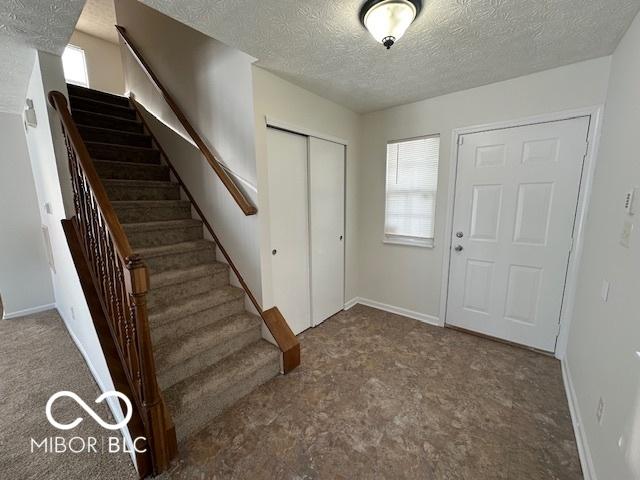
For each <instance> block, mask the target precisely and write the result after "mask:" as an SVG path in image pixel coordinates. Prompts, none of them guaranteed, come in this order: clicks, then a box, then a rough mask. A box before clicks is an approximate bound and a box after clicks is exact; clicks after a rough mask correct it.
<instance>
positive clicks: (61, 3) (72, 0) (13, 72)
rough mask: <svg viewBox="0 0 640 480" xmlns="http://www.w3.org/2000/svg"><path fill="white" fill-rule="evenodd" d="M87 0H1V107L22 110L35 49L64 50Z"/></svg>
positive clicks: (57, 52)
mask: <svg viewBox="0 0 640 480" xmlns="http://www.w3.org/2000/svg"><path fill="white" fill-rule="evenodd" d="M83 5H84V0H48V1H42V0H0V66H1V68H0V111H5V112H20V111H21V110H22V106H23V104H24V98H25V94H26V92H27V83H28V81H29V76H30V74H31V70H32V68H33V61H34V58H35V52H34V49H37V50H44V51H46V52H50V53H55V54H61V53H62V50H63V49H64V47H65V45H66V44H67V41H68V40H69V37H71V33H72V32H73V28H74V26H75V24H76V21H77V20H78V16H79V15H80V11H81V10H82V6H83Z"/></svg>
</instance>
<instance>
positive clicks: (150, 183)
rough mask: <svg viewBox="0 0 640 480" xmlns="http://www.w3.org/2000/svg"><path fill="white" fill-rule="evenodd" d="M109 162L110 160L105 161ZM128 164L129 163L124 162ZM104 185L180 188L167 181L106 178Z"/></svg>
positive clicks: (103, 181)
mask: <svg viewBox="0 0 640 480" xmlns="http://www.w3.org/2000/svg"><path fill="white" fill-rule="evenodd" d="M95 161H101V160H100V159H96V160H95ZM104 161H107V162H108V161H109V160H104ZM122 163H128V162H122ZM102 183H103V185H105V186H106V185H113V186H118V187H130V188H139V187H156V188H173V187H178V186H179V184H177V183H173V182H171V181H166V180H127V179H120V178H105V179H104V180H102Z"/></svg>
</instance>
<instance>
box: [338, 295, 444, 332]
mask: <svg viewBox="0 0 640 480" xmlns="http://www.w3.org/2000/svg"><path fill="white" fill-rule="evenodd" d="M357 304H360V305H366V306H367V307H372V308H377V309H378V310H384V311H385V312H389V313H395V314H396V315H402V316H403V317H408V318H412V319H414V320H418V321H420V322H423V323H427V324H429V325H434V326H436V327H442V323H441V322H440V319H439V318H438V317H435V316H433V315H427V314H426V313H420V312H414V311H413V310H408V309H406V308H402V307H396V306H395V305H388V304H386V303H381V302H376V301H375V300H369V299H368V298H362V297H355V298H352V299H351V300H349V301H348V302H347V303H345V304H344V309H345V310H349V309H350V308H353V307H354V306H355V305H357Z"/></svg>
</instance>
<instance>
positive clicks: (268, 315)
mask: <svg viewBox="0 0 640 480" xmlns="http://www.w3.org/2000/svg"><path fill="white" fill-rule="evenodd" d="M130 101H131V105H132V106H133V108H135V110H136V112H137V113H138V119H139V120H140V121H141V122H142V125H143V126H144V130H145V132H146V133H147V134H148V135H149V136H150V137H151V139H152V141H153V144H154V145H155V147H156V148H157V149H158V150H159V151H160V156H161V157H162V159H163V160H164V162H165V163H166V165H167V166H168V167H169V170H170V171H171V174H172V175H173V176H174V178H175V179H176V181H177V182H178V184H179V185H180V188H182V191H183V192H184V194H185V195H186V196H187V198H188V199H189V201H190V202H191V206H192V207H193V209H194V210H195V212H196V213H197V215H198V216H199V217H200V220H202V223H203V225H204V227H205V228H206V229H207V231H208V232H209V234H210V235H211V238H213V241H214V242H215V244H216V247H217V248H218V250H219V251H220V253H221V254H222V256H223V257H224V258H225V260H226V261H227V265H229V268H231V270H232V271H233V273H234V275H235V276H236V278H237V279H238V283H240V286H241V287H242V288H243V289H244V291H245V293H246V294H247V297H249V301H251V304H252V305H253V306H254V308H255V309H256V311H257V312H258V314H259V315H260V317H261V318H262V321H263V322H264V324H265V325H266V326H267V329H268V330H269V332H270V333H271V335H272V336H273V339H274V340H275V342H276V344H277V345H278V348H280V351H281V352H282V373H285V374H287V373H289V372H291V371H292V370H294V369H295V368H296V367H298V366H299V365H300V342H299V341H298V339H297V338H296V336H295V335H294V334H293V331H292V330H291V328H290V327H289V324H288V323H287V320H286V319H285V318H284V316H283V315H282V312H280V310H279V309H278V307H271V308H270V309H268V310H263V309H262V306H261V305H260V304H259V303H258V300H257V299H256V296H255V295H254V294H253V292H252V291H251V289H250V288H249V285H247V282H245V280H244V278H242V274H241V273H240V271H239V270H238V267H236V265H235V263H233V260H232V259H231V256H230V255H229V253H227V251H226V250H225V248H224V246H223V245H222V243H221V242H220V238H219V237H218V235H216V232H215V231H214V230H213V228H212V227H211V224H210V223H209V221H208V220H207V217H206V216H205V215H204V212H203V211H202V209H201V208H200V206H199V205H198V202H197V201H196V199H195V198H194V196H193V195H192V194H191V192H190V191H189V188H188V187H187V185H186V184H185V183H184V182H183V181H182V178H181V177H180V174H179V173H178V170H177V169H176V167H175V165H174V164H173V162H172V161H171V159H170V158H169V155H167V152H165V150H164V148H162V145H161V144H160V142H159V141H158V139H157V138H156V136H155V134H154V133H153V131H152V130H151V127H150V126H149V124H148V123H147V121H146V120H145V118H144V113H143V111H142V108H143V107H142V106H141V105H140V104H138V102H137V100H136V99H135V95H134V94H133V93H131V97H130Z"/></svg>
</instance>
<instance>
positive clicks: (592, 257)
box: [565, 17, 640, 480]
mask: <svg viewBox="0 0 640 480" xmlns="http://www.w3.org/2000/svg"><path fill="white" fill-rule="evenodd" d="M639 86H640V17H639V18H636V19H635V21H634V23H633V24H632V26H631V27H630V29H629V31H628V32H627V34H626V35H625V37H624V38H623V40H622V42H621V43H620V45H619V46H618V48H617V49H616V51H615V53H614V55H613V60H612V68H611V77H610V82H609V90H608V94H607V104H606V110H605V116H604V124H603V131H602V139H601V144H600V152H599V155H598V157H599V158H598V164H597V167H596V173H595V178H594V186H593V195H592V198H591V207H590V210H589V216H588V221H587V227H586V233H585V245H584V251H583V257H582V269H581V271H580V275H579V279H580V280H579V285H578V290H577V295H576V307H575V314H574V318H573V320H572V323H571V330H570V334H569V345H568V356H567V361H566V365H565V366H567V367H568V371H569V376H570V378H571V383H572V384H573V388H574V391H575V395H576V398H577V402H576V403H577V407H578V408H577V410H578V411H579V413H580V416H581V419H580V423H581V429H582V433H584V434H585V437H584V438H583V440H586V444H587V445H588V447H589V450H590V453H591V456H592V464H593V466H594V467H595V474H596V475H597V478H598V479H600V480H609V479H616V480H632V479H638V478H640V356H639V355H638V354H637V352H638V351H640V313H639V311H640V310H639V308H638V303H637V298H638V288H639V285H640V220H639V219H640V212H638V213H636V215H635V216H633V217H630V216H628V215H626V214H625V213H624V210H623V200H624V194H625V192H626V191H627V190H629V189H630V188H632V187H634V186H635V187H640V153H639V148H638V145H637V141H638V128H640V87H639ZM639 200H640V199H639ZM637 205H638V206H639V208H640V201H639V202H638V203H637ZM625 221H631V222H632V223H633V224H634V225H635V230H634V234H633V237H632V240H631V245H630V248H625V247H623V246H622V245H620V243H619V240H620V234H621V232H622V228H623V223H624V222H625ZM604 280H607V281H609V282H611V287H610V293H609V299H608V302H606V303H605V302H604V301H602V299H601V298H600V291H601V286H602V282H603V281H604ZM600 397H602V398H603V399H604V401H605V412H604V417H603V423H602V425H598V424H597V422H596V409H597V405H598V400H599V398H600ZM619 442H620V443H619ZM587 473H589V472H587ZM586 478H590V477H589V476H587V477H586ZM592 478H596V476H593V477H592Z"/></svg>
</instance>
